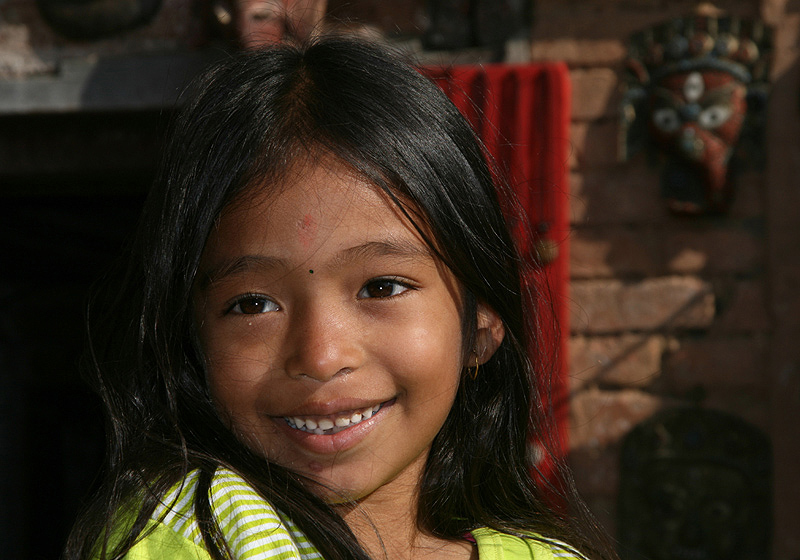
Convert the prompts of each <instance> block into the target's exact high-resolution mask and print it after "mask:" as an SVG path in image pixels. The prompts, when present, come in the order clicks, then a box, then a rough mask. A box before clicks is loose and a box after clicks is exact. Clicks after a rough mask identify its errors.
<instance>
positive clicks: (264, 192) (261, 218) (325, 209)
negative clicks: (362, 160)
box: [208, 159, 427, 251]
mask: <svg viewBox="0 0 800 560" xmlns="http://www.w3.org/2000/svg"><path fill="white" fill-rule="evenodd" d="M400 204H403V203H402V202H400ZM407 213H408V214H411V213H412V209H411V208H409V207H406V206H405V205H403V206H402V207H401V206H400V205H399V204H398V202H396V201H395V200H393V199H392V197H391V196H390V195H389V194H388V193H386V192H385V191H384V190H383V189H381V188H380V187H379V186H377V185H375V184H373V183H371V182H369V181H368V180H367V179H365V178H364V177H363V176H361V175H359V174H357V173H354V172H353V171H352V170H351V169H349V168H348V167H346V166H345V165H343V164H341V163H339V162H337V161H336V160H330V159H328V160H327V161H326V160H323V161H321V162H311V161H307V162H305V163H304V165H296V166H293V167H292V168H291V169H290V170H289V171H288V172H287V173H284V174H283V175H282V177H281V180H280V181H263V182H258V183H254V184H253V186H251V187H250V188H248V189H247V190H246V191H245V192H244V193H243V195H241V196H240V197H239V198H238V199H237V200H236V201H235V202H234V203H232V204H231V205H230V206H229V207H228V208H226V209H225V210H224V211H223V213H222V215H221V217H220V220H219V221H218V223H217V226H216V228H215V230H214V232H212V236H211V238H210V239H209V245H210V247H208V248H209V249H210V250H212V251H214V250H215V249H219V248H220V246H221V245H223V246H226V245H239V246H241V247H242V248H244V247H245V246H247V247H250V248H252V247H254V246H255V245H256V244H257V243H259V242H260V243H263V244H265V247H266V246H267V245H273V246H279V247H280V249H281V250H288V248H293V249H294V250H308V251H310V250H316V249H318V248H319V246H320V244H322V243H323V242H324V241H326V240H336V241H338V242H340V243H342V244H347V243H351V242H353V243H355V242H360V241H363V240H365V239H368V238H381V237H407V238H409V239H412V238H413V239H415V240H416V241H417V242H419V243H421V244H423V245H427V243H426V242H425V241H424V239H423V238H422V236H420V232H419V230H418V228H417V225H418V224H417V217H416V212H414V213H413V215H414V217H413V218H410V217H409V215H408V214H407ZM412 220H413V221H412ZM271 250H276V247H272V248H271Z"/></svg>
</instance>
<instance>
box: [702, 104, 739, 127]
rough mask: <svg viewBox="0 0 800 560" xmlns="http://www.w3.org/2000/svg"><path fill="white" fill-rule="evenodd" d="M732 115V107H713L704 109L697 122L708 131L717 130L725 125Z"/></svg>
mask: <svg viewBox="0 0 800 560" xmlns="http://www.w3.org/2000/svg"><path fill="white" fill-rule="evenodd" d="M732 113H733V111H731V108H730V107H726V106H725V105H712V106H711V107H707V108H706V109H703V111H702V112H701V113H700V115H698V117H697V122H698V123H699V124H700V126H702V127H703V128H706V129H713V128H717V127H718V126H722V125H723V124H725V123H726V122H727V121H728V119H729V118H731V114H732Z"/></svg>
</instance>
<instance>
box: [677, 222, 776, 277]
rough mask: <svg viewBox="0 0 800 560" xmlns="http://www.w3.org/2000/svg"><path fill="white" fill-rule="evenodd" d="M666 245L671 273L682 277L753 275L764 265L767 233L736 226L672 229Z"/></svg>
mask: <svg viewBox="0 0 800 560" xmlns="http://www.w3.org/2000/svg"><path fill="white" fill-rule="evenodd" d="M664 246H665V253H666V254H665V257H666V259H667V267H668V270H669V271H670V272H674V273H679V274H692V273H695V274H696V273H700V272H702V273H704V274H720V273H725V274H743V273H749V274H752V273H754V272H757V271H759V270H760V269H763V267H764V265H765V257H766V255H765V251H766V240H765V238H764V234H763V233H762V232H761V231H753V230H752V229H744V228H742V227H741V226H738V227H737V226H736V225H735V224H734V225H733V226H727V225H724V226H721V227H714V226H711V227H697V228H692V229H680V230H672V231H669V232H667V233H666V235H665V239H664Z"/></svg>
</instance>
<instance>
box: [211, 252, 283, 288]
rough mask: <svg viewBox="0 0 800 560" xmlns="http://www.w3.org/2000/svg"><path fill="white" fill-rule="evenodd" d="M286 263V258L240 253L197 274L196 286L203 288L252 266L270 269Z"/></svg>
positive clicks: (250, 268) (252, 267)
mask: <svg viewBox="0 0 800 560" xmlns="http://www.w3.org/2000/svg"><path fill="white" fill-rule="evenodd" d="M285 265H286V260H285V259H281V258H278V257H269V256H266V255H242V256H240V257H236V258H235V259H231V260H226V261H224V262H222V263H220V264H218V265H216V266H214V267H212V268H210V269H208V270H206V271H204V272H202V273H201V274H200V275H199V278H198V288H199V289H201V290H205V289H206V288H208V287H209V286H210V285H211V284H213V283H215V282H219V281H220V280H222V279H223V278H228V277H229V276H236V275H237V274H241V273H243V272H246V271H248V270H252V269H254V268H260V269H270V268H277V267H281V266H285Z"/></svg>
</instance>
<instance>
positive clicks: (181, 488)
mask: <svg viewBox="0 0 800 560" xmlns="http://www.w3.org/2000/svg"><path fill="white" fill-rule="evenodd" d="M198 479H199V471H197V470H195V471H192V472H190V473H189V474H188V475H187V476H186V477H184V479H183V480H181V481H180V482H178V483H177V484H175V485H174V486H173V487H172V488H171V489H170V491H169V492H167V494H166V495H165V496H164V497H163V499H162V500H161V503H159V505H158V506H157V507H156V509H155V510H154V511H153V514H152V516H151V517H150V520H149V522H148V525H147V527H146V529H145V531H144V533H143V534H144V537H143V538H142V539H140V540H139V541H138V542H137V543H136V544H135V545H134V546H133V548H131V550H130V551H129V552H128V554H127V555H126V558H127V559H128V560H150V559H153V560H155V559H156V558H164V551H165V550H169V551H170V554H171V555H170V558H181V559H183V558H186V559H189V558H191V559H207V558H210V556H209V554H208V550H207V548H206V546H205V543H204V540H203V535H202V533H201V530H200V524H199V522H198V517H197V513H196V510H195V508H196V503H197V498H198ZM201 499H202V497H201ZM209 505H210V509H211V512H212V514H213V516H214V520H215V521H216V523H217V525H218V526H219V529H220V532H221V534H222V536H223V538H224V539H225V543H226V544H227V546H228V548H229V549H230V551H231V553H232V555H233V558H234V559H235V560H247V559H250V558H264V559H267V558H270V559H271V558H276V559H278V558H280V559H292V560H312V559H320V558H322V557H321V555H320V554H319V553H318V552H317V551H316V549H315V548H314V547H313V546H312V545H311V543H310V542H309V541H308V539H307V538H306V536H305V535H304V534H303V533H302V531H300V529H299V528H298V527H297V526H296V525H295V524H294V523H293V522H292V521H291V520H289V519H285V518H284V517H283V516H281V515H280V513H279V512H278V511H277V510H276V509H275V508H274V507H273V506H272V505H271V504H270V503H269V502H268V501H267V500H266V499H264V498H263V497H262V496H261V495H260V494H259V493H258V492H257V491H256V490H255V489H254V488H253V487H252V486H251V485H250V484H248V483H247V481H246V480H245V479H244V478H242V477H241V476H240V475H238V474H236V473H235V472H233V471H230V470H227V469H219V470H217V472H216V473H215V474H214V477H213V478H212V481H211V485H210V491H209Z"/></svg>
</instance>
